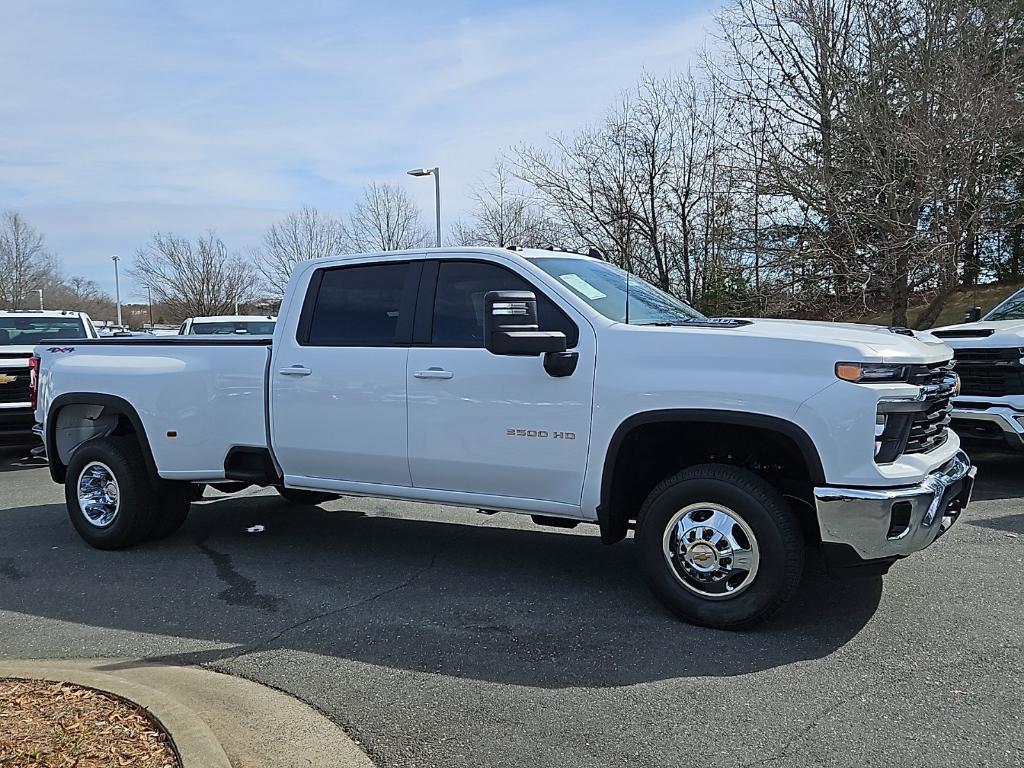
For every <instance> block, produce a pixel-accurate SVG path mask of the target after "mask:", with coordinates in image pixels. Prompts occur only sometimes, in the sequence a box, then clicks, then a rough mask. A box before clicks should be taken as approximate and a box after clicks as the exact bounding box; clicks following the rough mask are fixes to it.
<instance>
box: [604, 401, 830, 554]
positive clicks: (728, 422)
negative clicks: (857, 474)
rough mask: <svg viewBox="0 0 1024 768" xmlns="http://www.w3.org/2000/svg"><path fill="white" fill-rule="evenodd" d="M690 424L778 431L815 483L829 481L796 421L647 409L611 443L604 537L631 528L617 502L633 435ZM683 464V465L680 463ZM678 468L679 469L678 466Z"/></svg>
mask: <svg viewBox="0 0 1024 768" xmlns="http://www.w3.org/2000/svg"><path fill="white" fill-rule="evenodd" d="M658 425H661V426H674V427H684V428H685V427H686V426H691V427H693V426H697V425H711V426H715V425H721V426H723V427H728V428H732V429H738V430H744V429H745V430H756V431H757V432H758V433H760V434H769V435H776V436H778V438H780V439H781V440H783V441H785V444H787V445H791V446H793V448H794V449H795V452H796V454H797V456H798V457H799V459H800V460H801V461H802V463H803V468H804V471H805V472H806V475H807V479H808V480H809V481H810V482H811V483H813V484H821V483H824V482H825V471H824V467H823V465H822V462H821V456H820V455H819V453H818V449H817V447H816V446H815V445H814V441H813V440H811V437H810V435H808V434H807V432H806V431H805V430H804V429H803V428H802V427H800V426H799V425H798V424H795V423H794V422H792V421H789V420H787V419H784V418H781V417H778V416H768V415H765V414H759V413H745V412H741V411H726V410H715V409H702V408H675V409H661V410H652V411H643V412H640V413H635V414H633V415H631V416H629V417H628V418H626V419H625V420H623V421H622V422H621V423H620V424H619V426H618V427H616V429H615V432H614V433H613V434H612V438H611V440H610V441H609V443H608V450H607V452H606V453H605V457H604V463H603V466H602V471H601V484H600V503H599V505H598V508H597V519H598V525H599V527H600V529H601V540H602V541H603V542H604V543H605V544H613V543H615V542H617V541H620V540H621V539H623V538H625V536H626V533H627V532H628V530H629V520H630V516H629V511H628V510H627V509H624V508H622V507H623V505H622V504H619V503H617V502H616V494H615V491H616V481H617V480H620V479H621V478H617V477H616V473H617V471H619V470H621V469H622V464H621V463H620V458H621V457H622V456H623V453H622V451H623V449H624V447H625V446H627V445H628V443H629V440H630V438H631V436H637V435H639V434H640V433H641V431H642V430H644V429H645V428H649V427H652V426H658ZM678 468H681V467H678ZM678 468H677V469H678Z"/></svg>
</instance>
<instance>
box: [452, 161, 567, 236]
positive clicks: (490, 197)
mask: <svg viewBox="0 0 1024 768" xmlns="http://www.w3.org/2000/svg"><path fill="white" fill-rule="evenodd" d="M515 181H516V180H515V178H514V177H513V176H512V174H511V173H510V172H509V170H508V168H507V167H506V165H505V164H504V163H503V162H501V161H498V162H497V163H495V164H494V167H493V168H491V171H490V173H489V174H488V177H487V179H486V180H485V181H483V182H482V183H479V184H477V185H476V186H475V187H474V188H473V190H472V192H471V193H470V199H471V200H472V201H473V209H472V211H471V213H470V216H469V218H468V219H466V220H462V221H458V222H456V223H455V224H454V225H453V226H452V230H451V237H452V240H454V241H455V242H456V243H458V244H459V245H486V246H494V247H497V248H506V247H508V246H510V245H517V246H521V247H552V246H555V245H558V244H560V242H561V240H562V239H563V235H562V232H561V229H562V228H561V227H560V226H559V225H558V223H557V222H556V221H555V220H554V219H553V218H552V217H551V216H549V215H548V214H547V213H546V212H545V210H544V208H543V207H542V206H541V205H540V204H538V202H537V200H536V199H535V196H533V195H531V194H530V193H529V192H528V191H527V190H525V189H523V188H521V186H517V185H516V183H515Z"/></svg>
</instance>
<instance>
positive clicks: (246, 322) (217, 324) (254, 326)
mask: <svg viewBox="0 0 1024 768" xmlns="http://www.w3.org/2000/svg"><path fill="white" fill-rule="evenodd" d="M276 323H277V318H276V317H274V316H273V315H262V316H257V315H222V316H214V317H190V318H188V319H187V320H185V322H183V323H182V324H181V328H179V329H178V333H179V334H180V335H182V336H194V335H207V336H212V335H216V336H224V335H234V334H239V335H249V336H273V335H274V325H275V324H276Z"/></svg>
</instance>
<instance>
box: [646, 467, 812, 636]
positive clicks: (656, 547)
mask: <svg viewBox="0 0 1024 768" xmlns="http://www.w3.org/2000/svg"><path fill="white" fill-rule="evenodd" d="M638 526H639V527H638V530H637V535H636V539H637V544H638V545H639V547H640V556H641V560H642V566H643V570H644V574H645V576H646V578H647V581H648V583H649V584H650V585H651V588H652V589H653V591H654V592H655V594H656V595H658V597H659V598H660V599H661V600H662V602H664V603H665V605H666V606H668V608H669V609H671V610H672V611H673V612H674V613H676V614H677V615H678V616H680V617H681V618H683V619H685V620H686V621H688V622H690V623H691V624H698V625H701V626H705V627H714V628H717V629H740V628H743V627H746V626H750V625H752V624H756V623H757V622H760V621H763V620H764V619H766V618H768V616H770V615H771V614H772V613H774V612H775V611H776V610H778V608H779V607H781V606H782V605H783V604H784V603H785V602H786V601H787V600H788V599H789V598H790V597H791V596H792V594H793V592H794V591H795V590H796V588H797V586H798V585H799V583H800V575H801V573H802V571H803V561H804V544H803V536H802V534H801V531H800V525H799V522H798V521H797V519H796V517H795V515H794V514H793V512H792V510H791V509H790V508H789V505H788V504H787V503H786V501H785V499H783V498H782V496H781V495H780V494H779V492H778V491H776V490H775V488H773V487H772V486H771V485H770V484H769V483H768V482H766V481H765V480H764V479H762V478H761V477H759V476H757V475H755V474H754V473H752V472H749V471H747V470H745V469H740V468H739V467H733V466H728V465H725V464H702V465H699V466H695V467H691V468H689V469H686V470H683V471H682V472H679V473H677V474H675V475H673V476H672V477H669V478H668V479H666V480H665V481H663V482H662V483H661V484H659V485H658V486H657V487H656V488H655V489H654V490H653V491H651V493H650V495H649V496H648V497H647V500H646V501H645V502H644V505H643V508H642V509H641V512H640V515H639V520H638Z"/></svg>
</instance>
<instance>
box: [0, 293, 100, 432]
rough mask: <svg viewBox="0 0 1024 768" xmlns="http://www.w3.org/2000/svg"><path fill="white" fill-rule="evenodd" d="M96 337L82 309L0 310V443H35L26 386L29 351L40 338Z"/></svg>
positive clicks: (30, 359) (31, 371)
mask: <svg viewBox="0 0 1024 768" xmlns="http://www.w3.org/2000/svg"><path fill="white" fill-rule="evenodd" d="M55 337H60V338H63V339H95V338H99V334H98V333H97V332H96V328H95V326H93V324H92V321H91V320H90V319H89V316H88V315H87V314H85V313H84V312H70V311H68V310H52V309H51V310H42V309H17V310H10V311H0V446H19V447H24V446H28V445H32V444H35V445H37V446H38V445H39V438H38V436H36V435H35V434H33V427H34V426H35V423H36V419H35V414H34V413H33V409H32V404H31V395H30V392H29V390H30V385H31V381H32V377H33V376H34V375H35V370H34V368H33V367H32V366H33V365H34V362H33V354H32V353H33V350H34V349H35V346H36V344H38V343H39V342H40V341H42V340H43V339H51V338H55Z"/></svg>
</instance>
